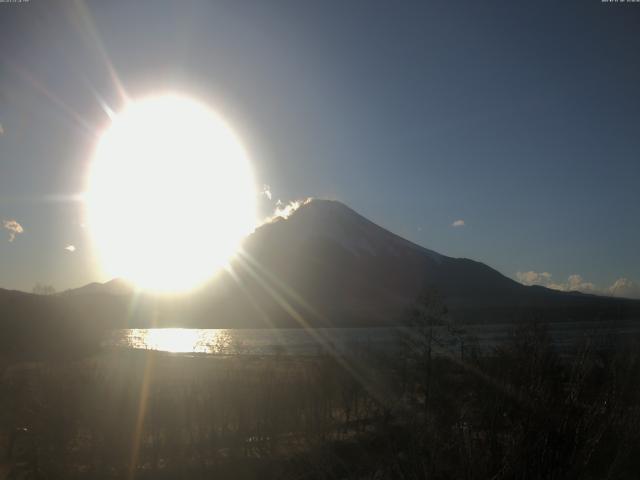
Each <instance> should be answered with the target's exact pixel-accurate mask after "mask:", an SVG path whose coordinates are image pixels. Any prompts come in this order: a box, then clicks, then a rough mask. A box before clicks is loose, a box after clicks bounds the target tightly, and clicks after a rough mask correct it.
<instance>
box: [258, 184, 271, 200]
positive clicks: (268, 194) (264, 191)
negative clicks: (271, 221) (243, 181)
mask: <svg viewBox="0 0 640 480" xmlns="http://www.w3.org/2000/svg"><path fill="white" fill-rule="evenodd" d="M260 193H261V194H262V195H264V196H265V197H267V198H268V199H269V200H271V197H272V195H271V187H270V186H269V185H266V184H265V185H263V186H262V191H261V192H260Z"/></svg>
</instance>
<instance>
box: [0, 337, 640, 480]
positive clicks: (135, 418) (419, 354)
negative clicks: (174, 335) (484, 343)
mask: <svg viewBox="0 0 640 480" xmlns="http://www.w3.org/2000/svg"><path fill="white" fill-rule="evenodd" d="M424 333H425V335H424V336H423V337H421V339H418V340H416V339H412V344H411V345H406V348H404V349H401V350H400V351H399V352H397V353H395V354H391V353H390V354H387V355H382V354H380V353H377V354H372V353H368V352H367V351H364V350H363V351H359V352H353V354H352V355H346V356H339V357H336V356H332V355H329V354H328V355H325V356H320V357H314V358H304V357H288V356H279V355H275V356H272V357H254V356H226V357H220V358H212V357H187V356H174V355H168V354H161V353H153V352H135V351H113V352H108V353H103V354H100V355H95V356H90V357H82V358H75V359H72V358H67V359H65V360H46V361H44V360H41V361H38V362H31V363H29V362H24V361H21V362H15V361H14V362H11V361H9V360H5V361H4V362H3V363H2V365H1V371H0V375H1V376H0V458H1V459H2V464H1V467H0V479H3V478H43V479H45V478H46V479H111V478H113V479H116V478H138V479H178V478H221V479H225V478H229V479H244V478H246V479H253V478H260V479H269V478H281V479H315V478H318V479H333V478H343V479H365V478H366V479H381V478H399V479H419V478H434V479H449V478H451V479H459V478H464V479H476V478H477V479H485V478H487V479H488V478H493V479H501V478H504V479H507V478H519V479H553V478H562V479H566V478H598V479H602V478H629V479H631V478H634V479H635V478H638V474H639V473H640V392H639V390H638V379H639V378H640V362H639V358H638V352H640V350H638V348H636V345H635V344H633V342H631V343H629V344H627V345H625V346H624V347H623V346H619V345H606V343H607V339H606V338H603V339H601V341H600V343H598V342H594V341H593V340H592V339H591V340H589V341H588V342H586V343H585V344H581V345H576V348H575V350H574V351H573V353H572V355H571V356H562V357H560V356H558V354H557V353H556V351H555V350H554V348H553V346H552V343H551V341H550V339H549V336H548V335H547V333H546V331H545V329H544V328H543V327H540V326H536V325H529V326H528V327H526V328H520V329H519V330H517V331H516V332H515V333H514V335H513V336H512V338H510V339H509V340H508V341H507V342H505V343H504V344H503V345H501V346H499V347H498V348H497V349H496V350H495V352H494V354H492V355H483V356H478V355H474V352H473V349H471V348H469V347H467V348H465V349H463V348H461V349H460V351H459V354H457V355H451V356H449V357H435V356H433V355H432V354H431V352H432V350H433V347H434V345H435V344H436V343H437V342H438V339H437V338H435V337H433V336H430V334H429V331H425V332H424ZM603 346H604V347H606V348H603ZM461 347H462V346H461Z"/></svg>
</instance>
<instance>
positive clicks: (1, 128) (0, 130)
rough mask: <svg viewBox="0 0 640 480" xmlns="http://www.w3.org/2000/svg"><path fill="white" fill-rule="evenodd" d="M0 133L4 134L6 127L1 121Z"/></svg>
mask: <svg viewBox="0 0 640 480" xmlns="http://www.w3.org/2000/svg"><path fill="white" fill-rule="evenodd" d="M0 135H4V127H3V126H2V124H1V123H0Z"/></svg>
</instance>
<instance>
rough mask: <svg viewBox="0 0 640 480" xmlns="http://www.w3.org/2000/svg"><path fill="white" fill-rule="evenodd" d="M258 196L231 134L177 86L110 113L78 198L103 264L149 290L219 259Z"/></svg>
mask: <svg viewBox="0 0 640 480" xmlns="http://www.w3.org/2000/svg"><path fill="white" fill-rule="evenodd" d="M255 202H256V189H255V184H254V179H253V173H252V170H251V165H250V162H249V159H248V156H247V154H246V152H245V149H244V148H243V146H242V144H241V142H240V140H239V139H238V137H237V136H236V135H235V134H234V132H233V131H232V130H231V128H230V127H229V126H228V125H227V124H226V123H225V121H224V120H223V119H222V118H221V117H220V116H219V115H218V114H216V113H215V112H213V111H212V110H210V109H209V108H207V107H206V106H205V105H203V104H201V103H199V102H197V101H195V100H193V99H190V98H187V97H183V96H179V95H174V94H170V95H162V96H155V97H149V98H144V99H141V100H138V101H133V102H130V103H129V104H128V105H127V106H126V107H125V108H124V110H123V111H122V112H120V113H119V114H117V115H116V116H115V117H114V118H113V119H112V123H111V125H110V126H109V127H108V128H107V130H106V131H105V132H104V134H103V135H102V136H101V138H100V140H99V142H98V145H97V148H96V150H95V153H94V156H93V159H92V161H91V167H90V171H89V175H88V185H87V193H86V196H85V205H86V213H87V217H88V218H87V221H88V224H89V227H90V231H91V235H92V237H93V242H94V245H95V247H96V250H97V253H98V256H99V260H100V264H101V266H102V268H103V270H104V272H105V273H106V274H108V275H110V276H117V277H121V278H124V279H127V280H129V281H131V282H133V283H134V284H136V285H137V286H139V287H140V288H143V289H147V290H155V291H184V290H188V289H191V288H193V287H196V286H198V285H200V284H202V283H203V282H205V281H206V280H208V279H209V278H211V277H212V276H213V275H214V274H215V273H216V272H217V271H218V270H219V269H220V268H221V267H223V266H225V265H226V264H227V262H228V261H229V259H230V258H231V257H232V256H233V255H234V253H235V252H236V251H237V249H238V246H239V244H240V242H241V240H242V239H243V238H244V237H245V236H246V235H247V234H249V233H250V232H251V231H252V230H253V229H254V227H255V223H256V222H255V221H256V215H255Z"/></svg>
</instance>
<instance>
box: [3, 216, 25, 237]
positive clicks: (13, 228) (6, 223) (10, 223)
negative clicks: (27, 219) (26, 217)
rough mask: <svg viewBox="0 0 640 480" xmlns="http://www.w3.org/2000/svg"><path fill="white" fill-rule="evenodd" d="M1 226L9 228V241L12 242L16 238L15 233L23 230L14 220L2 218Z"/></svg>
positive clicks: (17, 233)
mask: <svg viewBox="0 0 640 480" xmlns="http://www.w3.org/2000/svg"><path fill="white" fill-rule="evenodd" d="M2 226H3V227H4V228H6V229H7V230H9V241H10V242H13V241H14V240H15V239H16V235H19V234H21V233H23V232H24V228H22V225H20V224H19V223H18V222H17V221H15V220H3V221H2Z"/></svg>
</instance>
